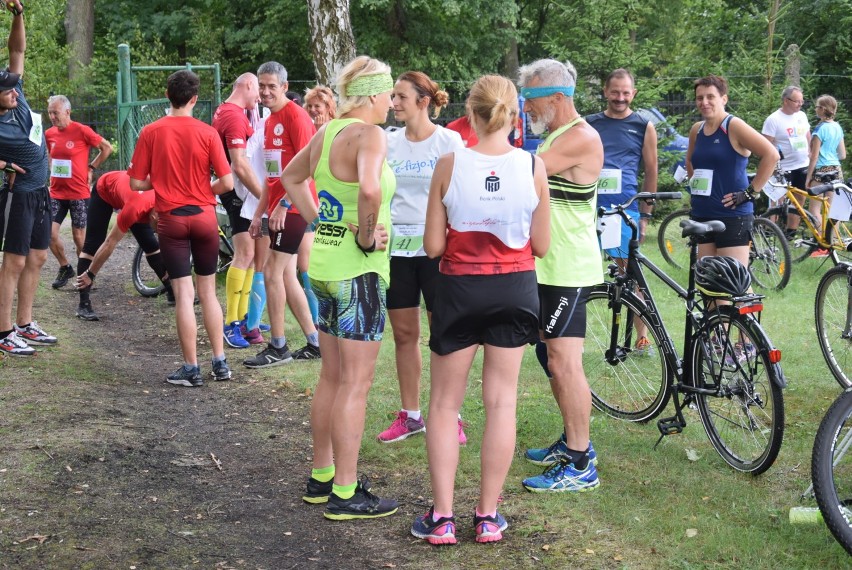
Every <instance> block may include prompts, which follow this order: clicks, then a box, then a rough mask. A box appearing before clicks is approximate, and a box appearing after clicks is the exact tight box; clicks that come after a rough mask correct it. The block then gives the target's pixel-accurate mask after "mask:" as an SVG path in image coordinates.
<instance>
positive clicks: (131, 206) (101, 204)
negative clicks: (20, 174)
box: [77, 170, 174, 321]
mask: <svg viewBox="0 0 852 570" xmlns="http://www.w3.org/2000/svg"><path fill="white" fill-rule="evenodd" d="M114 210H119V213H118V217H117V218H116V221H115V222H116V223H115V226H114V227H113V229H112V231H111V232H109V236H107V230H108V229H109V221H110V219H111V218H112V213H113V211H114ZM153 210H154V192H136V191H134V190H133V189H132V188H130V177H129V176H128V175H127V173H126V172H124V171H121V170H118V171H115V172H107V173H106V174H104V175H103V176H101V177H100V178H98V183H97V184H96V185H95V188H94V190H93V191H92V198H91V200H90V201H89V212H88V220H89V221H88V223H87V224H86V241H85V242H84V243H83V250H82V252H81V253H80V259H79V261H78V262H77V289H78V291H79V292H80V304H79V306H78V307H77V317H78V318H81V319H83V320H86V321H97V320H99V318H98V315H97V314H96V313H95V311H94V310H93V309H92V302H91V300H90V299H89V293H90V291H91V288H92V282H93V281H94V279H95V276H96V275H97V274H98V272H99V271H100V269H101V267H103V265H104V263H106V261H107V259H109V257H110V255H112V252H113V251H115V247H116V246H117V245H118V243H119V242H120V241H121V239H122V238H123V237H124V234H126V233H127V232H128V231H130V232H132V233H133V237H135V238H136V242H137V243H138V244H139V246H140V247H141V248H142V251H144V252H145V259H146V260H147V261H148V265H150V266H151V269H153V270H154V273H156V274H157V277H159V278H160V280H161V281H162V282H163V285H165V286H166V294H167V295H168V296H169V297H170V298H171V299H174V293H172V289H171V283H170V281H169V275H168V273H167V272H166V266H165V263H164V262H163V255H162V254H161V253H160V244H159V242H158V241H157V236H156V234H155V233H154V229H153V228H152V227H151V223H150V222H151V212H152V211H153Z"/></svg>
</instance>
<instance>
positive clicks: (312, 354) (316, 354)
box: [293, 343, 322, 360]
mask: <svg viewBox="0 0 852 570" xmlns="http://www.w3.org/2000/svg"><path fill="white" fill-rule="evenodd" d="M320 358H322V355H321V354H320V348H319V347H318V346H314V345H312V344H311V343H308V344H306V345H305V346H303V347H302V348H300V349H299V350H297V351H296V352H294V353H293V360H319V359H320Z"/></svg>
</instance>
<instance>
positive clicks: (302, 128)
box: [243, 61, 320, 368]
mask: <svg viewBox="0 0 852 570" xmlns="http://www.w3.org/2000/svg"><path fill="white" fill-rule="evenodd" d="M257 77H258V81H259V85H260V99H261V101H262V102H263V104H264V106H266V107H267V108H268V109H269V110H270V111H271V114H270V116H269V117H267V119H266V123H265V125H264V141H263V154H264V162H265V164H266V183H265V184H264V185H263V194H262V197H261V200H260V204H258V207H257V211H256V212H255V215H254V219H253V220H252V233H253V234H254V235H257V234H258V231H257V230H258V228H259V226H260V218H261V216H262V215H263V213H264V212H267V213H268V214H269V233H270V237H271V238H272V243H271V245H270V248H271V253H270V255H269V259H267V261H266V264H265V266H264V271H263V273H264V278H265V281H266V294H267V297H266V305H267V311H268V312H269V324H270V325H271V326H272V330H271V331H270V334H271V337H272V338H271V339H270V341H269V345H268V346H267V347H266V348H265V349H263V350H262V351H261V352H259V353H258V354H257V355H256V356H255V357H253V358H247V359H246V360H243V364H245V365H246V366H247V367H249V368H265V367H267V366H276V365H279V364H284V363H286V362H290V361H291V360H293V359H294V358H296V359H300V360H307V359H309V358H318V357H319V354H320V353H319V333H318V332H317V329H316V326H315V325H314V322H313V318H312V317H311V310H310V307H309V306H308V299H307V297H306V296H305V292H304V290H303V289H302V287H301V285H300V284H299V278H298V276H297V275H296V254H297V252H298V251H299V245H300V244H301V243H302V240H303V239H304V238H305V229H306V228H307V222H305V220H304V219H303V218H302V216H301V215H299V212H298V211H297V210H296V209H295V208H294V207H293V206H292V205H291V204H290V203H289V201H288V200H287V199H286V194H287V193H286V190H285V188H284V186H283V185H282V184H281V172H283V171H284V167H285V166H287V165H288V164H289V163H290V161H291V160H293V157H294V156H296V154H297V153H298V152H299V151H300V150H302V148H304V147H306V146H307V145H308V143H309V142H310V140H311V137H313V136H314V133H316V127H314V123H313V121H312V120H311V117H310V115H308V112H307V111H305V110H304V109H303V108H302V107H300V106H299V105H297V104H295V103H293V102H292V101H290V100H289V99H288V98H287V96H286V93H287V70H286V69H284V66H283V65H281V64H280V63H278V62H275V61H269V62H267V63H264V64H263V65H261V66H260V68H259V69H258V70H257ZM311 186H312V187H311V189H312V191H313V193H314V201H317V197H316V190H315V189H314V188H313V183H311ZM285 219H286V224H285ZM309 239H312V236H311V238H309ZM288 300H289V302H290V310H291V311H292V312H293V315H294V316H295V317H296V320H297V321H298V322H299V326H300V327H301V328H302V332H303V333H304V334H305V337H306V338H307V344H306V345H305V346H304V347H303V348H301V349H299V350H297V351H295V353H293V354H291V353H290V351H289V350H288V348H287V340H286V338H285V337H284V313H285V310H286V306H287V301H288Z"/></svg>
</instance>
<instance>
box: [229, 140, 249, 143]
mask: <svg viewBox="0 0 852 570" xmlns="http://www.w3.org/2000/svg"><path fill="white" fill-rule="evenodd" d="M245 142H246V141H244V140H243V139H231V144H245Z"/></svg>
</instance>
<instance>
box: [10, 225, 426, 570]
mask: <svg viewBox="0 0 852 570" xmlns="http://www.w3.org/2000/svg"><path fill="white" fill-rule="evenodd" d="M131 243H132V242H131V241H130V240H125V241H124V242H123V243H122V244H121V246H120V247H119V248H118V250H117V252H116V258H115V259H111V260H110V262H109V264H108V265H107V268H106V271H104V272H103V275H102V276H100V277H99V279H98V289H97V290H96V291H95V292H94V293H93V296H92V299H93V302H94V304H95V309H96V310H97V311H98V312H99V313H100V314H101V316H102V320H101V322H99V323H86V322H82V321H79V320H77V319H76V318H74V314H73V309H74V307H75V302H76V295H75V293H74V292H73V290H72V289H71V287H70V285H69V286H67V287H66V288H65V289H63V290H60V291H53V290H51V289H50V282H51V281H52V279H53V276H54V275H55V272H56V267H57V265H56V262H55V260H53V258H52V256H51V258H50V260H49V261H48V264H47V266H46V267H45V269H44V271H43V274H42V286H43V287H44V288H45V290H44V291H40V292H39V295H38V297H37V309H36V318H37V319H39V320H40V321H41V323H42V324H43V325H44V326H45V328H48V329H49V330H50V331H51V332H54V331H56V332H55V333H54V334H56V335H57V336H58V337H59V338H60V342H61V346H60V347H57V348H52V349H49V350H45V351H43V352H41V353H40V354H39V355H38V357H37V358H36V359H32V360H30V359H20V358H17V359H11V358H7V359H6V361H5V362H3V363H0V412H2V414H0V568H140V569H141V568H183V567H192V568H231V567H233V568H275V569H284V568H329V567H332V566H336V567H341V568H381V567H389V568H393V567H402V566H407V565H409V564H410V563H411V562H412V561H411V559H410V558H409V553H407V552H406V545H407V544H408V541H406V540H404V539H401V536H400V535H401V532H403V531H404V529H402V527H403V526H405V525H406V524H407V523H408V522H409V521H410V520H411V519H410V517H408V516H406V515H403V516H398V517H394V519H395V520H394V521H393V522H392V523H388V522H387V521H382V520H379V521H368V522H361V523H332V522H330V521H326V520H325V519H324V518H323V517H322V514H321V513H322V507H317V506H308V505H306V504H304V503H303V502H302V501H301V499H300V497H301V494H300V493H301V491H302V489H303V485H304V477H305V475H306V470H307V469H308V467H309V457H310V437H309V435H310V434H309V426H308V423H307V419H308V405H309V403H308V400H307V399H306V398H304V397H303V396H301V395H300V394H295V393H292V392H293V391H292V390H291V391H288V390H286V389H281V387H280V386H278V385H277V384H276V383H275V382H270V380H269V379H268V378H266V379H260V378H254V377H252V376H251V375H250V374H249V373H247V372H246V371H245V369H243V368H242V367H241V366H240V367H239V372H240V375H239V377H238V378H237V379H235V381H233V382H218V383H216V382H209V383H208V384H207V385H206V386H205V387H204V388H200V389H188V388H173V387H171V386H168V385H167V384H164V383H163V378H164V375H165V373H166V372H167V371H170V370H172V369H174V368H175V367H176V366H177V363H178V362H179V356H178V352H179V351H178V349H177V345H176V341H175V337H174V333H173V320H172V315H171V312H170V310H169V308H168V307H167V306H166V305H165V301H164V300H162V299H143V298H142V297H140V296H138V295H136V294H135V292H132V291H131V290H130V289H128V287H131V286H130V279H129V275H130V273H129V263H130V259H131V255H132V251H133V250H132V249H131V248H130V244H131ZM201 354H204V355H205V358H206V354H207V353H206V351H203V350H202V351H201ZM233 358H234V355H232V359H233ZM204 364H205V367H204V368H205V372H209V363H206V362H205V363H204ZM282 376H283V372H282ZM378 483H379V486H381V487H382V488H383V489H384V490H385V491H386V492H387V493H388V494H389V496H395V497H406V496H409V497H411V496H414V497H416V496H417V494H416V493H415V492H414V490H412V489H405V490H404V489H401V488H399V484H397V485H394V482H393V481H379V482H378ZM419 508H420V507H414V506H411V507H410V508H409V510H410V512H412V513H413V512H415V511H416V510H419ZM403 519H404V520H403ZM388 520H390V519H388ZM397 527H399V528H397Z"/></svg>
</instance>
